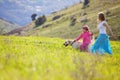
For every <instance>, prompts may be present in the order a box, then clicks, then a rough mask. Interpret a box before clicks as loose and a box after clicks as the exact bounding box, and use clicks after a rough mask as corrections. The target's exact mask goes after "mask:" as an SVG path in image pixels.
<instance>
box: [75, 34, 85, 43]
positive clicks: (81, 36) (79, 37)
mask: <svg viewBox="0 0 120 80" xmlns="http://www.w3.org/2000/svg"><path fill="white" fill-rule="evenodd" d="M81 38H83V33H82V34H81V35H80V36H78V37H77V38H76V39H75V41H78V40H80V39H81Z"/></svg>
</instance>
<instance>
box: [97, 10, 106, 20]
mask: <svg viewBox="0 0 120 80" xmlns="http://www.w3.org/2000/svg"><path fill="white" fill-rule="evenodd" d="M98 19H99V20H101V21H104V20H105V15H104V13H103V12H100V13H98Z"/></svg>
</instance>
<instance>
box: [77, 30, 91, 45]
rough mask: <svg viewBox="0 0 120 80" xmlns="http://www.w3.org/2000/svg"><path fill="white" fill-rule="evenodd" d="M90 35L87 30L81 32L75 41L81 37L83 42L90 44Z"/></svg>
mask: <svg viewBox="0 0 120 80" xmlns="http://www.w3.org/2000/svg"><path fill="white" fill-rule="evenodd" d="M91 36H92V34H91V33H90V32H89V31H86V32H83V33H82V34H81V35H80V36H78V37H77V38H76V39H75V41H78V40H80V39H83V44H90V43H91Z"/></svg>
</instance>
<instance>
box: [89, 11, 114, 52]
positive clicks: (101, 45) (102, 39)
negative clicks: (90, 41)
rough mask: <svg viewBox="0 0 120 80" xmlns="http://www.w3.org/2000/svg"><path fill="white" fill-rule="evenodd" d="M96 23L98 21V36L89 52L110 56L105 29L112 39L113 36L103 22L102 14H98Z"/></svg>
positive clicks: (104, 21) (110, 50)
mask: <svg viewBox="0 0 120 80" xmlns="http://www.w3.org/2000/svg"><path fill="white" fill-rule="evenodd" d="M98 21H99V22H98V29H99V36H98V38H97V40H96V42H95V43H94V45H93V46H92V47H91V52H92V53H99V54H103V53H106V52H107V53H109V54H112V49H111V46H110V42H109V37H108V35H107V33H106V29H108V30H109V32H110V33H111V35H112V36H113V37H114V35H113V33H112V30H111V28H110V27H109V25H108V24H107V22H106V20H105V16H104V13H103V12H100V13H99V14H98Z"/></svg>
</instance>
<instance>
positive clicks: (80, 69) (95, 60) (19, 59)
mask: <svg viewBox="0 0 120 80" xmlns="http://www.w3.org/2000/svg"><path fill="white" fill-rule="evenodd" d="M64 41H65V39H60V38H46V37H15V36H0V80H120V76H119V75H120V47H119V46H120V42H119V41H111V46H112V49H113V55H109V54H105V55H98V54H90V53H85V52H80V51H79V50H76V49H73V48H72V47H71V46H68V47H64V46H63V43H64Z"/></svg>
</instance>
